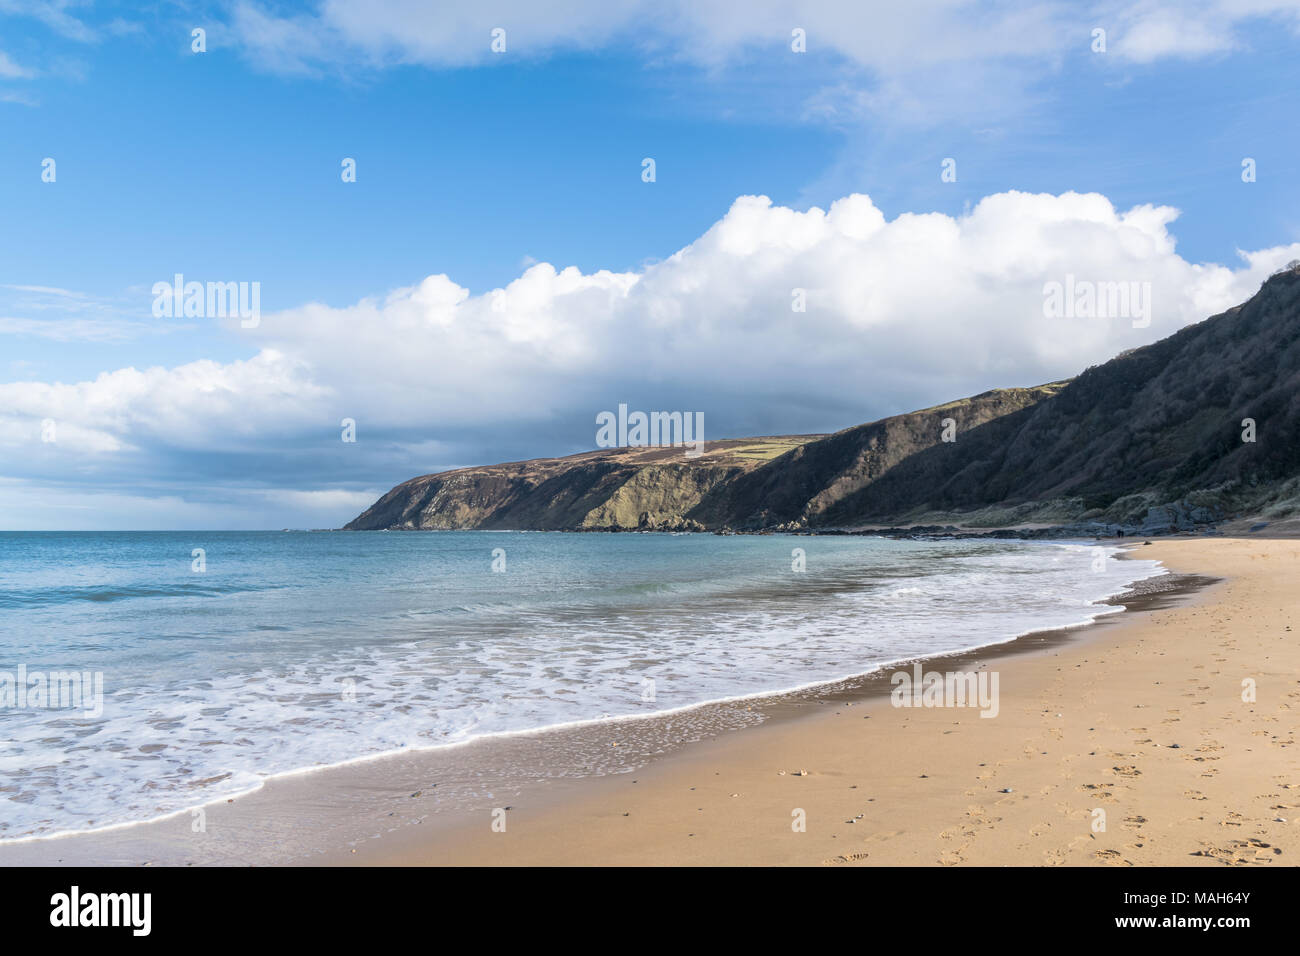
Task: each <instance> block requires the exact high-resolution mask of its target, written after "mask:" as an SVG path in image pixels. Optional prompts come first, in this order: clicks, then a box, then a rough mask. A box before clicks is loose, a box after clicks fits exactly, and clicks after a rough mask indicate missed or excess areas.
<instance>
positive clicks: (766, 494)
mask: <svg viewBox="0 0 1300 956" xmlns="http://www.w3.org/2000/svg"><path fill="white" fill-rule="evenodd" d="M1059 388H1060V386H1059V385H1044V386H1040V387H1038V388H1017V389H995V390H994V391H990V392H985V393H983V394H981V395H976V396H974V397H973V398H967V399H962V400H960V401H956V402H949V403H947V404H945V405H939V406H936V407H935V408H929V409H924V410H922V411H919V412H911V413H909V414H906V415H896V416H893V417H892V418H886V419H883V420H881V421H878V422H872V423H871V424H868V425H859V426H856V427H854V428H849V429H846V430H844V431H842V432H838V433H836V434H834V435H789V436H781V437H774V438H749V439H730V440H725V441H714V442H707V443H706V445H705V452H704V454H703V455H701V456H699V457H697V458H690V457H687V455H686V454H685V450H684V449H682V448H617V449H610V450H608V451H596V452H584V453H582V454H578V455H571V456H569V457H567V458H540V459H536V460H534V461H525V462H511V463H509V464H503V465H489V466H486V467H482V468H462V469H458V470H456V471H448V472H442V473H440V474H435V475H425V476H423V477H420V478H413V479H411V480H410V481H407V482H404V483H403V484H400V485H398V486H397V487H396V488H394V489H393V490H392V491H390V492H389V493H388V494H386V495H384V497H382V498H380V499H379V501H377V502H376V503H375V504H374V505H373V506H372V507H371V508H370V509H368V510H367V511H366V512H365V513H364V514H362V515H361V516H360V517H358V518H357V519H356V520H355V521H353V522H351V523H350V524H349V525H348V526H347V528H348V529H349V530H354V531H364V530H377V529H384V528H388V529H395V530H396V529H437V530H455V529H483V530H540V531H561V530H589V531H597V530H607V531H634V530H653V531H678V530H688V531H703V530H716V529H721V528H731V529H737V530H750V529H760V528H772V527H778V526H780V527H805V526H808V525H810V524H816V523H817V522H818V521H819V520H820V518H821V516H822V515H823V514H824V513H825V512H826V511H827V510H828V509H829V508H831V507H832V506H834V505H835V504H836V503H838V502H839V501H841V500H843V499H844V498H846V497H847V496H850V495H852V494H853V493H855V492H857V491H860V490H861V489H863V488H866V487H867V486H869V485H870V484H871V483H872V482H873V481H875V480H876V479H878V478H879V477H880V476H882V475H884V474H886V473H887V472H888V471H889V469H890V468H892V467H894V466H895V465H896V464H898V463H899V462H901V461H903V460H905V459H906V458H908V457H909V456H910V455H913V454H915V453H916V452H917V451H919V450H921V449H923V448H928V447H930V446H932V445H934V444H936V443H938V442H940V441H942V436H943V432H944V427H945V426H944V422H945V421H947V420H949V419H951V420H952V422H953V425H952V427H953V428H954V429H956V430H958V431H961V430H965V429H970V428H974V427H976V426H978V425H980V424H983V423H985V422H988V421H991V420H992V419H994V418H997V417H999V416H1002V415H1007V414H1009V413H1011V412H1014V411H1019V410H1021V409H1023V408H1026V407H1027V406H1029V405H1032V404H1033V403H1034V402H1037V401H1040V400H1041V399H1043V398H1045V397H1047V396H1050V395H1053V394H1055V392H1056V391H1057V390H1058V389H1059Z"/></svg>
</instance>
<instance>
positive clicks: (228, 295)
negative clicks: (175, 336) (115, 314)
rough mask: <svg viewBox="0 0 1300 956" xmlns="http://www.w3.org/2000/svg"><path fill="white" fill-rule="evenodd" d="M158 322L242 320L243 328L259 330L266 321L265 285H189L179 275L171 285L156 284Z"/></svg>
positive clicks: (155, 297) (232, 283)
mask: <svg viewBox="0 0 1300 956" xmlns="http://www.w3.org/2000/svg"><path fill="white" fill-rule="evenodd" d="M152 291H153V297H154V299H153V314H154V318H156V319H164V318H166V319H180V318H185V319H224V318H226V317H227V316H229V317H231V318H234V317H235V316H238V317H239V319H240V322H239V325H240V328H244V329H255V328H257V327H258V325H260V324H261V322H262V283H260V282H207V283H204V282H186V281H185V276H183V275H181V274H180V273H179V272H178V273H176V275H174V276H173V277H172V281H171V282H170V283H167V282H155V283H154V284H153V290H152Z"/></svg>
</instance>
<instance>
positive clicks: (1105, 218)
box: [0, 192, 1300, 485]
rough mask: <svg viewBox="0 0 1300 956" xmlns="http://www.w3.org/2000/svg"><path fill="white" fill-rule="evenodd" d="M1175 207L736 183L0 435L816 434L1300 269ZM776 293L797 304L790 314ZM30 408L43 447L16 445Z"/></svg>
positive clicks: (22, 390)
mask: <svg viewBox="0 0 1300 956" xmlns="http://www.w3.org/2000/svg"><path fill="white" fill-rule="evenodd" d="M1175 216H1176V211H1175V210H1173V209H1170V208H1168V207H1155V206H1150V205H1143V206H1138V207H1135V208H1133V209H1130V210H1127V211H1121V210H1117V209H1115V208H1114V207H1113V206H1112V204H1111V203H1110V201H1109V200H1107V199H1106V198H1105V197H1104V196H1100V195H1097V194H1086V195H1085V194H1076V193H1066V194H1063V195H1060V196H1054V195H1047V194H1028V193H1019V192H1008V193H1000V194H997V195H993V196H989V197H987V198H986V199H984V200H983V201H982V202H980V203H979V204H978V205H977V206H975V207H974V208H973V209H972V210H971V211H970V212H969V214H967V215H964V216H961V217H958V218H954V217H950V216H947V215H942V214H937V213H925V214H905V215H901V216H899V217H897V218H895V219H893V220H888V221H887V220H886V219H885V217H884V216H883V215H882V213H881V212H880V210H879V209H877V208H876V207H875V206H874V205H873V204H872V202H871V200H870V199H869V198H868V197H866V196H862V195H854V196H849V197H847V198H845V199H842V200H840V201H839V202H836V203H835V204H834V205H833V206H832V207H831V208H830V209H829V210H825V211H823V210H822V209H819V208H813V209H811V210H809V211H807V212H799V211H796V210H793V209H789V208H785V207H781V206H774V205H772V203H771V202H770V201H769V200H768V199H766V198H765V197H756V196H745V197H741V198H740V199H738V200H736V202H735V203H734V205H733V206H732V208H731V209H730V210H729V211H728V212H727V214H726V215H725V216H724V217H723V218H722V219H720V220H719V221H718V222H716V223H715V224H714V225H713V226H712V227H711V228H710V229H709V230H708V231H707V232H706V233H705V234H704V235H702V236H701V237H699V238H698V239H697V240H696V241H694V242H693V243H691V244H690V245H688V246H686V247H685V248H683V249H681V250H680V251H679V252H677V253H676V254H674V255H673V256H671V257H670V258H668V259H667V260H665V261H663V262H660V263H657V264H654V265H651V266H649V267H647V268H645V269H644V270H642V271H640V272H636V273H611V272H606V271H601V272H596V273H594V274H584V273H581V272H579V271H578V270H577V269H574V268H566V269H561V270H558V271H557V270H556V269H555V268H554V267H552V266H551V265H549V264H547V263H540V264H537V265H533V266H531V267H529V268H528V269H527V270H526V271H525V272H524V273H523V274H522V275H521V276H519V278H517V279H515V280H514V281H513V282H511V283H510V284H509V285H508V286H507V287H506V288H504V289H501V290H494V291H489V292H486V293H483V294H478V295H475V294H471V292H470V291H469V290H468V289H465V288H463V287H461V286H459V285H457V284H456V283H455V282H453V281H452V280H451V279H449V278H448V277H446V276H444V275H435V276H430V277H428V278H426V279H424V280H423V281H422V282H420V283H418V284H416V285H413V286H410V287H407V288H403V289H398V290H396V291H394V292H392V293H390V294H388V295H387V296H385V297H383V298H381V299H367V300H363V301H361V302H359V303H357V304H356V305H353V306H350V307H346V308H331V307H328V306H324V305H320V304H308V305H304V306H302V307H299V308H295V309H290V310H288V311H285V312H281V313H277V314H273V315H266V316H263V319H262V323H261V326H260V327H259V328H257V329H255V330H241V329H239V328H238V323H237V322H232V323H231V326H230V327H231V330H232V332H233V333H235V334H239V335H243V336H246V337H247V338H248V339H249V341H250V344H252V345H254V346H255V347H257V348H258V349H259V351H257V354H256V355H255V356H254V357H252V358H250V359H247V360H245V361H238V362H231V363H228V364H221V363H217V362H212V361H206V360H205V361H198V362H192V363H190V364H187V365H182V366H179V367H176V368H171V369H163V368H151V369H147V370H145V371H138V370H136V369H134V368H128V369H121V370H118V371H116V372H112V373H105V374H103V375H101V376H99V377H98V378H97V379H95V380H94V381H90V382H81V383H77V384H58V383H56V384H49V383H41V382H16V383H11V384H8V385H0V445H7V446H8V447H9V449H10V450H17V449H19V448H23V449H26V450H27V451H28V452H32V451H33V449H34V450H35V452H34V453H33V455H36V454H39V455H58V454H64V455H69V456H73V457H74V458H76V457H81V458H83V459H84V460H82V461H79V462H78V463H77V465H78V466H80V465H84V464H85V463H86V461H93V460H94V459H95V456H100V458H104V457H107V458H120V457H121V456H124V455H125V456H129V455H131V454H133V453H139V452H140V451H141V449H149V450H150V453H151V456H153V457H151V461H154V460H155V458H156V456H157V455H159V454H162V455H164V456H165V455H167V454H171V455H175V456H177V457H184V456H185V455H186V454H189V455H195V454H204V455H206V454H231V455H234V454H263V455H272V456H273V455H275V454H276V449H277V447H278V446H279V445H280V444H281V443H287V444H292V443H293V442H296V441H304V440H307V439H309V438H311V436H317V437H319V438H320V441H321V443H322V444H325V443H329V442H332V445H331V447H338V446H339V445H340V443H339V441H338V432H339V423H340V421H341V419H342V418H343V417H351V418H354V419H356V420H357V422H358V430H359V435H360V440H361V443H362V444H361V445H360V446H352V447H363V448H364V447H367V446H365V442H366V441H367V440H372V441H373V440H374V438H375V437H376V436H378V435H381V434H388V435H394V434H398V433H401V434H404V435H408V436H419V437H413V438H410V441H411V442H412V443H415V442H419V441H425V442H427V441H429V440H431V439H436V438H438V437H439V436H441V435H444V434H446V433H449V432H453V431H459V432H460V433H461V434H470V435H474V436H477V438H478V440H479V441H480V443H481V445H482V446H488V445H489V444H490V443H491V441H493V440H495V445H492V447H500V446H501V445H503V444H508V443H509V442H510V441H519V438H518V436H520V435H522V434H526V433H527V432H528V431H529V430H533V431H536V430H537V429H540V428H546V429H548V434H550V433H551V432H552V431H555V432H556V433H560V434H563V435H564V436H566V437H567V438H568V439H570V440H573V441H576V442H579V443H581V444H580V445H579V447H581V446H582V445H583V444H585V445H586V446H588V447H589V446H590V445H591V441H592V439H591V437H589V436H591V435H594V425H593V422H594V416H595V414H596V412H598V411H600V410H602V409H605V408H612V407H614V405H615V404H616V403H618V402H620V401H631V402H640V403H642V405H641V406H640V407H650V408H661V409H681V410H692V411H703V412H704V413H705V415H706V420H707V421H708V422H709V423H710V427H709V432H708V434H709V435H710V436H711V437H723V436H724V435H725V434H735V433H743V432H745V431H748V432H749V433H754V432H755V431H767V432H770V431H774V430H777V429H778V428H787V429H792V428H794V427H798V428H800V429H801V430H816V429H822V428H828V427H832V426H840V425H845V424H850V423H853V422H856V421H865V420H869V419H871V418H873V417H877V416H879V415H882V414H888V413H893V412H898V411H905V410H908V409H911V408H916V407H921V406H924V405H927V404H932V403H936V402H940V401H943V400H947V399H951V398H956V397H960V396H962V395H966V394H970V393H973V392H976V391H980V390H982V389H985V388H989V387H993V386H998V385H1028V384H1036V383H1039V382H1045V381H1049V380H1053V379H1057V378H1063V377H1068V376H1071V375H1074V374H1076V373H1078V372H1079V371H1081V370H1082V369H1083V368H1084V367H1086V366H1088V365H1090V364H1095V363H1098V362H1102V361H1105V360H1106V359H1109V358H1110V357H1112V356H1113V355H1115V354H1116V353H1118V352H1120V351H1121V350H1123V349H1125V348H1130V347H1133V346H1136V345H1141V344H1145V343H1147V342H1151V341H1154V340H1156V339H1158V338H1161V337H1163V336H1165V335H1168V334H1170V333H1171V332H1173V331H1175V330H1176V329H1178V328H1180V327H1181V326H1182V325H1184V324H1186V323H1188V322H1191V321H1196V320H1199V319H1202V318H1204V317H1206V316H1207V315H1209V314H1211V313H1214V312H1218V311H1221V310H1223V309H1226V308H1228V307H1229V306H1232V305H1235V304H1237V303H1238V302H1240V301H1242V300H1244V299H1246V298H1248V297H1249V296H1250V295H1251V294H1252V293H1253V292H1254V291H1255V289H1256V288H1257V287H1258V286H1259V284H1260V282H1261V281H1262V280H1263V279H1264V278H1266V277H1267V275H1268V274H1269V273H1270V272H1271V271H1273V270H1274V269H1275V268H1277V267H1278V266H1280V265H1281V264H1283V263H1284V262H1286V261H1288V260H1290V259H1293V258H1297V257H1300V244H1298V245H1295V246H1291V247H1285V248H1277V249H1269V250H1262V251H1258V252H1251V253H1243V259H1242V263H1241V264H1239V265H1237V267H1236V268H1230V267H1228V266H1223V265H1216V264H1194V263H1189V262H1187V261H1185V260H1183V259H1182V258H1181V257H1180V256H1179V255H1178V254H1177V252H1176V250H1175V243H1174V238H1173V236H1172V235H1171V234H1170V232H1169V225H1170V223H1171V222H1172V221H1173V220H1174V218H1175ZM1067 275H1073V276H1074V277H1076V279H1078V280H1084V281H1092V282H1148V283H1150V285H1151V295H1152V302H1153V309H1152V314H1151V322H1150V326H1149V327H1147V328H1134V327H1133V323H1132V321H1130V320H1129V319H1124V318H1118V319H1081V318H1079V319H1063V318H1056V319H1049V318H1045V317H1044V311H1043V301H1044V295H1043V286H1044V283H1046V282H1050V281H1062V282H1063V281H1065V278H1066V276H1067ZM794 289H805V290H807V302H808V305H807V311H806V312H802V313H801V312H795V311H792V308H791V302H792V290H794ZM47 418H49V419H54V420H55V421H57V422H59V423H60V435H59V442H58V446H57V447H56V448H55V447H49V446H46V447H42V446H41V445H40V444H39V431H40V430H39V423H40V422H41V421H42V420H43V419H47ZM403 440H405V439H403ZM391 441H396V439H392V440H391ZM399 443H400V442H399ZM369 447H371V448H373V447H375V446H374V445H371V446H369ZM386 447H388V448H389V450H391V445H389V446H386ZM506 454H507V455H508V454H509V452H508V451H507V452H506ZM84 456H90V457H89V459H85V458H84ZM33 460H34V458H33ZM425 460H427V459H421V461H422V462H423V461H425ZM480 460H481V459H480ZM68 467H73V465H72V464H71V463H70V464H69V466H68ZM393 467H399V466H398V465H394V466H393ZM412 467H417V466H412ZM412 473H414V471H413V472H412ZM403 477H406V476H403ZM369 483H370V480H367V485H368V484H369Z"/></svg>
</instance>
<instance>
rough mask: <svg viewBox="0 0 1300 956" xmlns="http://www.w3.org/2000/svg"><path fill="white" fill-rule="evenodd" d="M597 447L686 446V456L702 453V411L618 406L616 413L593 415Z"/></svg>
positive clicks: (696, 456)
mask: <svg viewBox="0 0 1300 956" xmlns="http://www.w3.org/2000/svg"><path fill="white" fill-rule="evenodd" d="M596 425H597V428H596V447H597V448H624V447H631V448H644V447H657V446H663V447H672V446H675V445H684V446H686V449H687V451H686V457H687V458H699V457H700V455H702V454H704V413H703V412H694V413H692V412H650V413H649V414H647V413H645V412H631V413H629V412H628V410H627V406H626V405H619V406H618V414H617V415H615V414H614V413H613V412H599V413H598V414H597V415H596Z"/></svg>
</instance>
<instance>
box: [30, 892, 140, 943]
mask: <svg viewBox="0 0 1300 956" xmlns="http://www.w3.org/2000/svg"><path fill="white" fill-rule="evenodd" d="M50 906H51V909H50V925H51V926H74V927H75V926H128V927H130V928H131V934H132V935H133V936H148V935H149V931H150V930H151V929H152V927H153V895H152V894H150V893H84V894H83V893H82V892H81V888H80V887H78V886H74V887H73V888H72V889H71V891H69V892H67V893H55V894H54V895H53V896H51V897H50Z"/></svg>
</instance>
